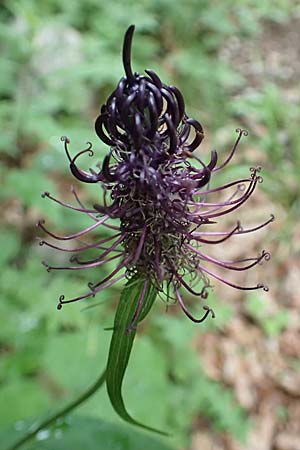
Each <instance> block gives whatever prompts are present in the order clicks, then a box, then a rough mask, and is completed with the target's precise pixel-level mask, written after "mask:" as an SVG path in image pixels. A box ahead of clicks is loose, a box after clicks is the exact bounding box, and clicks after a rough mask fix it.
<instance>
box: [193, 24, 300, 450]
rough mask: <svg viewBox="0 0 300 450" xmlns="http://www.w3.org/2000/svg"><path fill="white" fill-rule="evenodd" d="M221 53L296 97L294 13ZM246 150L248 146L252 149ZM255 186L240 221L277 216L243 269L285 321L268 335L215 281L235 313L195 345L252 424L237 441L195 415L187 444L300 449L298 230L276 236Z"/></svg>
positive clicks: (270, 208)
mask: <svg viewBox="0 0 300 450" xmlns="http://www.w3.org/2000/svg"><path fill="white" fill-rule="evenodd" d="M220 57H222V58H224V59H225V60H227V61H228V62H230V63H231V64H232V65H233V66H236V67H237V68H238V70H239V71H241V72H242V73H243V75H244V76H245V77H246V78H247V80H248V83H249V88H250V89H251V87H253V88H255V89H257V88H260V86H261V85H262V82H265V81H267V82H272V83H275V84H276V85H277V86H280V88H281V90H282V92H284V96H285V98H286V99H287V100H291V101H293V102H295V101H299V98H300V90H299V79H300V21H299V20H298V21H297V20H293V21H291V22H289V24H287V25H276V26H274V25H268V24H266V26H265V28H264V30H263V32H262V34H261V35H260V37H259V40H258V41H251V42H249V43H248V44H246V45H245V44H244V43H243V44H242V43H241V42H240V41H239V40H238V39H237V38H235V37H233V38H231V39H230V41H228V42H226V43H225V46H224V48H223V49H222V52H221V55H220ZM255 126H256V127H259V126H260V125H259V124H258V123H257V124H253V123H251V124H249V128H250V129H251V128H252V129H253V128H254V127H255ZM248 151H249V154H250V153H251V151H252V152H253V150H251V148H249V149H248ZM299 151H300V149H299ZM249 159H250V160H251V158H249ZM259 191H260V193H258V192H257V193H256V195H255V199H254V201H255V203H252V206H253V208H251V207H250V208H246V210H247V211H244V212H243V214H241V216H242V217H243V218H244V223H247V222H249V223H250V224H251V223H259V221H260V220H261V219H262V218H264V217H266V213H272V212H273V213H274V214H275V216H276V221H275V222H274V223H273V224H271V226H270V227H269V228H268V229H267V230H264V231H261V232H259V233H257V235H256V236H255V235H253V237H251V244H250V243H249V237H247V239H248V240H247V247H248V246H249V248H250V247H251V246H252V249H253V251H252V253H254V254H255V253H256V252H257V249H258V248H267V249H268V250H270V251H271V253H272V259H271V261H270V262H269V263H267V264H264V265H263V266H261V267H260V269H259V271H260V273H259V274H258V271H256V274H253V275H252V274H251V275H250V277H252V276H253V277H254V278H252V279H251V278H249V275H248V274H247V277H248V278H247V280H246V281H247V284H248V283H249V281H250V282H254V283H256V282H257V281H258V278H259V279H260V280H267V282H268V285H269V287H270V291H269V292H268V293H267V294H262V297H263V300H264V302H265V303H266V308H267V312H268V313H269V314H270V315H272V314H276V313H278V312H287V313H288V315H289V320H288V323H287V326H286V327H285V329H284V330H283V331H282V332H281V333H280V334H279V335H278V336H275V337H268V336H267V335H266V333H265V332H264V331H263V327H262V326H261V324H259V323H258V322H259V321H256V320H254V319H253V317H252V316H251V315H250V314H249V311H248V310H247V308H246V306H245V305H246V303H245V300H246V299H245V296H244V295H241V294H240V292H239V291H237V292H233V291H232V289H230V288H228V289H227V288H226V287H225V288H224V287H223V286H220V285H218V286H217V285H216V288H215V289H216V290H215V292H216V296H217V298H219V299H220V301H222V302H225V303H228V304H230V305H232V306H234V316H233V318H231V319H230V321H229V323H228V325H227V327H226V328H225V330H223V331H222V332H219V333H218V332H215V331H214V332H208V333H206V334H205V335H201V339H199V341H198V342H196V345H197V349H198V350H199V354H201V360H202V361H203V367H204V368H205V370H206V371H207V374H209V376H211V377H212V378H214V379H215V380H218V381H220V382H221V383H223V384H224V385H225V386H229V387H231V388H232V389H233V391H234V393H235V397H236V399H237V401H238V402H239V404H240V405H242V406H243V407H244V408H245V410H246V411H247V413H248V414H249V416H250V419H251V422H252V431H251V433H250V435H249V440H248V443H247V444H245V445H241V444H239V443H237V442H236V441H234V440H233V439H232V438H229V437H228V436H226V435H224V436H222V435H220V433H215V432H214V431H213V430H210V429H209V425H208V424H207V422H206V421H205V422H203V423H202V421H201V419H199V422H198V423H197V424H195V429H196V431H195V432H194V435H193V442H192V446H191V449H192V450H300V401H299V400H300V318H299V310H300V295H299V290H298V286H299V280H300V258H299V254H298V255H297V250H295V249H297V248H298V251H299V243H300V238H299V229H298V230H297V228H296V227H294V229H292V230H291V231H290V233H289V234H290V235H289V239H288V241H287V239H286V240H285V241H281V240H278V239H277V238H276V234H277V232H278V231H280V230H281V229H282V228H283V227H284V226H285V217H286V211H284V209H283V208H282V207H281V206H280V205H278V204H276V199H274V200H271V199H270V198H269V197H267V196H266V195H265V194H263V192H262V190H261V189H260V190H259ZM256 216H257V218H256ZM247 219H249V220H247ZM241 247H242V246H241V245H240V241H239V243H238V242H237V244H236V247H232V245H231V247H230V253H232V255H231V254H230V256H233V255H236V256H240V255H242V253H240V252H242V251H243V249H242V248H241ZM220 256H222V255H220ZM227 256H228V255H227V254H226V257H227ZM223 257H224V256H223ZM257 277H258V278H257ZM235 280H237V278H235ZM243 281H245V279H243ZM216 312H217V311H216Z"/></svg>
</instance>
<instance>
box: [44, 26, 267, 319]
mask: <svg viewBox="0 0 300 450" xmlns="http://www.w3.org/2000/svg"><path fill="white" fill-rule="evenodd" d="M133 32H134V27H133V26H131V27H129V29H128V30H127V32H126V34H125V39H124V46H123V65H124V70H125V76H124V77H123V78H121V80H120V81H119V83H118V85H117V88H116V89H115V90H114V92H113V93H112V94H111V95H110V96H109V98H108V99H107V102H106V103H105V104H104V105H102V107H101V110H100V115H99V116H98V118H97V119H96V123H95V128H96V133H97V135H98V136H99V138H100V139H101V140H102V141H103V142H105V143H106V144H108V145H109V146H110V151H109V153H108V154H107V155H106V156H105V158H104V160H103V163H102V168H101V170H100V171H99V172H98V173H96V172H95V171H93V170H90V173H88V172H85V171H83V170H81V169H80V168H79V167H78V166H77V158H78V157H79V156H80V155H82V154H83V153H87V152H88V153H89V154H90V155H92V154H93V152H92V150H91V147H92V145H91V144H90V143H88V148H87V149H85V150H83V151H81V152H79V153H78V154H77V155H76V156H75V157H73V158H72V157H71V156H70V153H69V149H68V145H69V140H68V139H67V138H66V137H64V138H62V140H63V141H64V145H65V151H66V154H67V157H68V159H69V162H70V169H71V171H72V173H73V175H74V176H75V177H76V178H77V179H78V180H80V181H83V182H86V183H100V184H101V185H102V187H103V189H104V195H103V201H102V204H101V205H100V204H97V205H94V207H93V209H87V208H86V207H85V206H84V205H83V204H82V203H81V201H80V199H79V198H78V195H77V193H76V192H75V191H74V190H73V193H74V196H75V199H76V201H77V203H78V206H77V207H75V206H72V205H69V204H66V203H63V202H61V201H59V200H57V199H54V198H53V197H52V196H51V195H50V194H49V193H45V194H44V195H45V196H47V197H49V198H51V199H52V200H54V201H56V202H58V203H60V204H63V205H64V206H66V207H68V208H71V209H73V210H76V211H80V212H83V213H86V214H87V215H88V216H89V217H90V219H91V220H92V221H93V223H92V225H90V226H89V227H88V228H86V229H84V230H82V231H81V232H78V233H75V234H73V235H70V236H64V237H61V236H57V235H55V234H53V233H51V232H50V231H48V230H47V229H46V228H45V226H44V223H43V222H40V223H39V227H40V228H42V229H43V230H44V231H45V232H46V233H47V234H48V235H50V236H51V237H53V238H54V239H57V240H60V241H67V240H71V239H77V238H82V237H83V236H86V235H87V234H88V233H89V232H91V231H92V230H94V229H96V228H99V227H107V228H110V229H113V230H114V231H115V234H113V235H112V236H111V237H108V238H103V239H101V240H99V241H97V242H93V243H88V244H85V245H80V246H78V247H76V246H75V247H74V248H73V249H70V248H68V249H65V248H61V247H58V246H56V245H54V244H52V243H50V242H45V241H41V245H43V244H45V245H48V246H50V247H52V248H55V249H59V250H62V251H66V252H72V253H75V256H72V257H71V259H70V261H71V262H72V263H74V265H72V266H69V267H51V266H49V265H48V264H45V265H46V266H47V269H48V270H51V269H69V270H79V269H87V268H91V267H98V266H101V265H103V264H105V263H106V262H108V261H112V260H116V263H117V264H116V268H115V270H113V272H112V273H111V274H110V275H109V276H107V277H106V278H104V279H103V280H101V281H97V282H93V283H89V285H88V287H89V291H88V292H86V293H85V294H84V295H82V296H80V297H77V298H73V299H70V300H65V299H64V296H61V297H60V300H59V304H58V308H59V309H60V308H61V307H62V305H63V304H65V303H71V302H75V301H77V300H81V299H85V298H89V297H93V296H94V295H95V294H96V293H98V292H100V291H102V290H103V289H105V288H106V287H108V286H111V285H113V284H114V283H115V282H116V281H118V280H120V279H122V278H125V277H126V278H130V277H132V276H134V275H138V276H140V277H143V279H144V280H145V286H147V284H148V283H149V282H150V283H153V284H154V285H155V286H156V287H157V290H158V292H161V293H164V294H166V296H167V300H170V299H175V300H177V301H178V303H179V304H180V306H181V308H182V310H183V311H184V312H185V314H186V315H187V316H188V317H190V318H191V319H192V320H193V321H194V322H202V321H203V320H204V319H205V317H207V315H208V314H209V312H211V313H212V315H213V312H212V310H211V309H210V308H208V307H207V306H204V309H205V310H206V312H205V314H204V316H203V317H202V318H201V319H195V318H194V317H193V316H192V315H191V314H190V313H189V312H188V310H187V309H186V306H185V305H184V302H183V299H182V296H181V294H180V288H181V287H183V288H185V289H186V290H187V291H188V292H189V293H191V294H194V295H197V296H199V297H201V298H203V299H205V298H207V296H208V288H209V287H210V281H209V280H210V278H215V279H218V280H220V281H221V282H222V283H224V284H227V285H229V286H232V287H234V288H236V289H241V290H253V289H264V290H267V289H268V288H267V287H266V286H265V285H263V284H258V285H256V286H239V285H237V284H235V283H234V282H231V281H228V280H227V278H226V279H225V278H223V277H221V276H220V275H218V274H217V273H215V272H214V269H213V268H214V266H219V267H223V268H224V269H227V270H230V271H244V270H247V269H249V268H251V267H253V266H255V265H256V264H258V263H260V262H262V261H263V260H267V259H269V258H270V255H269V253H268V252H266V251H263V252H262V253H261V254H260V255H258V256H256V257H251V258H245V259H239V260H235V261H228V260H219V259H215V258H213V257H212V256H209V254H208V253H209V251H208V253H207V249H208V247H209V245H215V244H219V243H220V244H221V243H222V242H224V241H226V240H228V239H229V238H231V237H232V236H233V235H241V234H245V233H249V232H252V231H256V230H258V229H260V228H262V227H264V226H266V225H267V224H268V223H270V222H271V221H272V220H273V219H274V217H273V216H272V217H271V218H270V219H269V220H267V221H266V222H265V223H263V224H261V225H259V226H257V227H254V228H248V229H244V228H242V226H241V224H240V223H239V222H237V224H236V226H235V227H233V229H231V230H229V231H214V227H215V224H216V220H217V219H218V218H219V217H222V216H224V215H226V214H229V213H231V212H233V211H234V210H236V209H238V208H239V207H240V206H242V205H243V204H244V203H245V202H246V201H247V200H248V199H249V197H250V196H251V195H252V193H253V192H254V190H255V187H256V185H257V183H259V182H261V181H262V178H261V176H260V175H259V172H260V168H251V169H250V175H249V176H248V177H246V178H244V179H241V180H237V181H233V182H231V183H228V184H225V185H223V186H220V187H217V188H214V189H211V188H210V187H209V181H210V179H211V176H212V175H213V174H215V173H216V172H218V171H219V170H221V169H223V168H224V167H225V166H226V165H227V164H228V163H229V162H230V161H231V159H232V157H233V155H234V153H235V151H236V148H237V146H238V143H239V141H240V139H241V138H242V136H243V135H244V136H246V135H247V132H246V131H245V130H241V129H237V133H238V137H237V139H236V142H235V144H234V145H233V147H232V150H231V152H230V153H229V155H228V157H227V159H226V160H225V161H224V162H223V163H221V164H218V155H217V152H216V151H213V152H211V155H210V161H209V162H207V163H204V162H203V161H202V160H200V159H199V158H198V157H196V156H194V155H193V151H194V150H195V149H196V148H198V147H199V145H200V144H201V142H202V140H203V137H204V134H203V128H202V126H201V124H200V123H199V122H198V121H196V120H194V119H191V118H189V117H188V115H187V113H186V111H185V104H184V99H183V96H182V94H181V92H180V91H179V90H178V89H177V88H176V87H174V86H167V85H165V84H164V83H162V81H161V80H160V79H159V77H158V75H157V74H156V73H155V72H153V71H151V70H146V71H145V73H146V75H140V74H138V73H133V72H132V69H131V57H130V55H131V42H132V36H133ZM191 160H194V161H197V162H198V164H197V167H195V166H193V165H192V164H191V162H190V161H191ZM216 192H220V193H224V192H228V193H229V195H228V198H227V199H226V200H222V201H220V202H217V203H215V202H211V201H209V197H210V194H214V193H216ZM110 219H118V220H119V225H113V224H111V222H110ZM90 248H96V249H99V254H98V256H97V257H96V258H94V259H90V260H87V259H82V257H80V256H76V255H78V254H82V253H83V252H84V251H85V250H88V249H90ZM195 281H202V287H201V289H200V291H199V292H196V291H195V290H194V289H193V285H194V283H195ZM142 302H143V296H141V300H140V302H139V306H138V309H137V311H136V313H135V315H134V317H133V319H132V327H134V325H135V322H136V318H137V317H138V314H139V311H140V308H141V306H142Z"/></svg>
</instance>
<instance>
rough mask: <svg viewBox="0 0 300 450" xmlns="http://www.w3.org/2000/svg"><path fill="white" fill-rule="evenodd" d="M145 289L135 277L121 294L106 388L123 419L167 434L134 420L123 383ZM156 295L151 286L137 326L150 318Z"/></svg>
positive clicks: (143, 282)
mask: <svg viewBox="0 0 300 450" xmlns="http://www.w3.org/2000/svg"><path fill="white" fill-rule="evenodd" d="M144 289H145V280H143V279H139V278H135V279H133V280H131V281H129V283H128V284H127V285H126V287H125V288H124V290H123V292H122V294H121V298H120V302H119V305H118V308H117V311H116V315H115V322H114V332H113V335H112V339H111V343H110V349H109V355H108V362H107V372H106V386H107V392H108V395H109V398H110V401H111V404H112V406H113V408H114V409H115V411H116V412H117V414H118V415H119V416H120V417H122V419H124V420H125V421H126V422H129V423H131V424H133V425H137V426H140V427H142V428H145V429H147V430H150V431H154V432H157V433H160V434H166V433H164V432H162V431H159V430H156V429H155V428H152V427H148V426H146V425H143V424H141V423H140V422H138V421H136V420H135V419H133V418H132V417H131V416H130V414H129V413H128V412H127V410H126V408H125V404H124V400H123V397H122V383H123V379H124V375H125V371H126V368H127V365H128V361H129V357H130V353H131V349H132V345H133V341H134V337H135V334H136V330H135V329H130V326H131V324H132V319H133V317H134V314H135V311H136V310H137V307H138V304H139V300H140V299H141V296H142V293H143V290H144ZM156 294H157V290H156V289H155V287H154V286H153V285H151V284H150V283H148V284H147V286H146V291H145V295H144V298H143V304H142V308H141V310H140V313H139V314H138V317H137V320H136V323H138V322H140V321H142V320H143V319H144V318H145V317H146V315H147V314H148V312H149V311H150V309H151V307H152V305H153V302H154V300H155V297H156ZM129 329H130V331H129Z"/></svg>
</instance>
